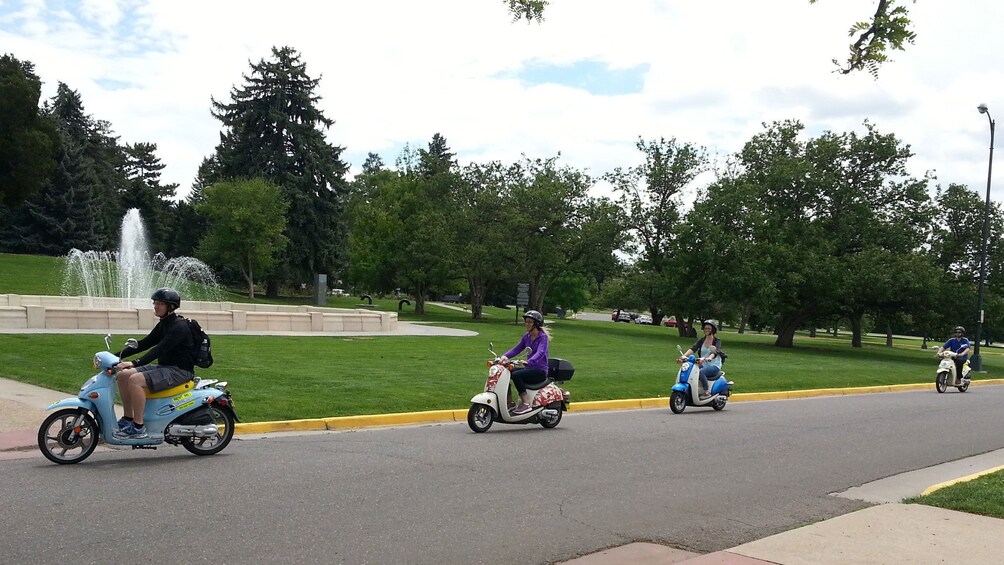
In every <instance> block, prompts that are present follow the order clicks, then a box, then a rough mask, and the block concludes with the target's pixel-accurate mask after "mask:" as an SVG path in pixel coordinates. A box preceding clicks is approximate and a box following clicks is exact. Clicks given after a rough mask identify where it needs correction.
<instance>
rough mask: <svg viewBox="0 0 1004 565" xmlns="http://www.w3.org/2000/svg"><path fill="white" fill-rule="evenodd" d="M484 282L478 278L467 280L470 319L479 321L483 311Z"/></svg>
mask: <svg viewBox="0 0 1004 565" xmlns="http://www.w3.org/2000/svg"><path fill="white" fill-rule="evenodd" d="M486 286H487V285H486V284H485V280H484V279H482V278H479V277H470V278H468V279H467V288H468V292H469V293H470V298H471V319H473V320H480V319H481V314H482V312H483V311H484V304H485V294H486V289H485V287H486Z"/></svg>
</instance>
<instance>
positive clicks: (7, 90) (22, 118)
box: [0, 55, 59, 206]
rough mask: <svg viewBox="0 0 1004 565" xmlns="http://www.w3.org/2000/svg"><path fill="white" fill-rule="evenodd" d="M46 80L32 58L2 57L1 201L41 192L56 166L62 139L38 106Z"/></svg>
mask: <svg viewBox="0 0 1004 565" xmlns="http://www.w3.org/2000/svg"><path fill="white" fill-rule="evenodd" d="M41 92H42V81H41V80H40V79H39V78H38V76H37V75H36V74H35V71H34V66H33V65H32V64H31V63H30V62H28V61H24V62H21V61H18V60H17V59H15V58H14V57H12V56H10V55H4V56H3V57H0V124H3V126H2V127H0V204H5V205H7V206H14V205H16V204H19V203H21V202H22V201H23V200H24V199H25V198H27V197H29V196H31V195H32V194H34V193H37V192H38V191H39V190H40V189H41V188H42V186H43V184H44V183H45V180H46V179H47V178H48V177H49V175H51V174H52V172H53V171H54V170H55V168H56V159H55V157H56V147H57V145H58V143H59V138H58V136H57V135H56V130H55V128H54V127H53V124H52V122H51V121H49V120H46V119H45V118H44V117H43V116H42V115H41V114H40V113H39V108H38V100H39V97H40V96H41Z"/></svg>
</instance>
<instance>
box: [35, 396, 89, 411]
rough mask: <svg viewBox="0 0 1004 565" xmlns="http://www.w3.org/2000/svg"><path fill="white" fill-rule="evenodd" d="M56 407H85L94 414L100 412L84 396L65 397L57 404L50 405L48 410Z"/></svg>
mask: <svg viewBox="0 0 1004 565" xmlns="http://www.w3.org/2000/svg"><path fill="white" fill-rule="evenodd" d="M56 408H83V409H85V410H89V411H90V412H91V413H92V414H97V413H98V409H97V406H95V405H94V403H93V402H91V401H90V400H84V399H83V398H64V399H62V400H60V401H59V402H56V403H55V404H51V405H49V407H48V408H46V410H55V409H56Z"/></svg>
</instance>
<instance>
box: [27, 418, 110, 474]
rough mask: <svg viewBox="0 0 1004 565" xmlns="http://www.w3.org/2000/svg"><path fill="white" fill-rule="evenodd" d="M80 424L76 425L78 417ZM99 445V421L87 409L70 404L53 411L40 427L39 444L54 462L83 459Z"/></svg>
mask: <svg viewBox="0 0 1004 565" xmlns="http://www.w3.org/2000/svg"><path fill="white" fill-rule="evenodd" d="M78 418H79V419H80V425H79V426H76V425H75V424H76V422H77V419H78ZM97 446H98V425H97V424H96V423H95V422H94V418H92V417H91V415H90V414H88V413H87V412H81V411H80V410H78V409H74V408H67V409H66V410H60V411H58V412H53V413H52V414H50V415H49V417H48V418H46V419H45V421H44V422H42V425H41V427H39V428H38V448H39V449H40V450H41V451H42V455H45V458H46V459H48V460H49V461H52V462H53V463H59V464H60V465H69V464H72V463H80V462H81V461H83V460H84V459H87V457H88V456H89V455H90V454H91V453H93V452H94V448H95V447H97Z"/></svg>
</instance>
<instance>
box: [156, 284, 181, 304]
mask: <svg viewBox="0 0 1004 565" xmlns="http://www.w3.org/2000/svg"><path fill="white" fill-rule="evenodd" d="M150 300H159V301H161V302H165V303H167V304H170V305H172V306H174V307H175V309H177V308H181V295H180V294H178V291H177V290H174V289H173V288H158V289H157V290H155V291H153V296H151V297H150Z"/></svg>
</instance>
